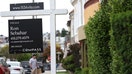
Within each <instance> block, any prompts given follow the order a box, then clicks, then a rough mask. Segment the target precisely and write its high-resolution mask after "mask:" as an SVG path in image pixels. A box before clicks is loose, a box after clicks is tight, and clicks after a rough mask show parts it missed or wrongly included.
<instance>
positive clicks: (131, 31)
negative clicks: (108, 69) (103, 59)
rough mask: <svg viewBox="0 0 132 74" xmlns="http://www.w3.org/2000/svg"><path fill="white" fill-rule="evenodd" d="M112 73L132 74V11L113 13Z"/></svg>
mask: <svg viewBox="0 0 132 74" xmlns="http://www.w3.org/2000/svg"><path fill="white" fill-rule="evenodd" d="M110 45H111V53H112V60H113V61H112V74H132V11H127V12H122V13H118V14H113V15H111V42H110Z"/></svg>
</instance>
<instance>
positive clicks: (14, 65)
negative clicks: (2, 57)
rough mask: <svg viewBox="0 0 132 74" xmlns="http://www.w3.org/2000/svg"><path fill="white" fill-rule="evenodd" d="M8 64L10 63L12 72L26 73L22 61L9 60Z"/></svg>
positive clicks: (13, 73) (17, 73) (14, 73)
mask: <svg viewBox="0 0 132 74" xmlns="http://www.w3.org/2000/svg"><path fill="white" fill-rule="evenodd" d="M7 64H9V65H10V67H9V69H10V74H25V71H24V68H23V67H22V66H21V63H20V62H18V61H7Z"/></svg>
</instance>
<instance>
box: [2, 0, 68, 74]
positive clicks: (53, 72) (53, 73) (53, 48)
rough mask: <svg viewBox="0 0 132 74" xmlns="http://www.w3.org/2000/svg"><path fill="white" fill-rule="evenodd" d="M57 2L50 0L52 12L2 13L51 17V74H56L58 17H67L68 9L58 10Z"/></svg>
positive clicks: (5, 13) (7, 15)
mask: <svg viewBox="0 0 132 74" xmlns="http://www.w3.org/2000/svg"><path fill="white" fill-rule="evenodd" d="M55 6H56V5H55V0H50V10H26V11H7V12H0V16H2V17H14V16H15V17H16V16H33V15H50V39H51V40H50V43H51V44H50V46H51V74H56V44H55V43H56V40H55V30H56V15H65V14H67V13H68V10H67V9H56V8H55Z"/></svg>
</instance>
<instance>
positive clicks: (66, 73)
mask: <svg viewBox="0 0 132 74" xmlns="http://www.w3.org/2000/svg"><path fill="white" fill-rule="evenodd" d="M57 74H68V72H57Z"/></svg>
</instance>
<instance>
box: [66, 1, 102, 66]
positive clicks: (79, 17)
mask: <svg viewBox="0 0 132 74" xmlns="http://www.w3.org/2000/svg"><path fill="white" fill-rule="evenodd" d="M100 3H101V0H71V4H72V5H73V6H74V9H73V10H72V11H71V12H70V13H69V18H70V25H68V27H70V35H71V44H74V43H80V46H81V51H80V54H81V67H82V68H84V67H87V66H88V57H87V54H88V52H87V50H88V49H87V43H86V36H85V31H84V26H85V25H86V24H87V22H88V21H89V18H91V17H93V16H94V14H95V13H96V11H98V10H99V5H100Z"/></svg>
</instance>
